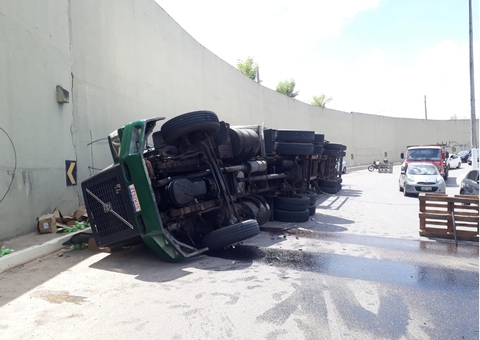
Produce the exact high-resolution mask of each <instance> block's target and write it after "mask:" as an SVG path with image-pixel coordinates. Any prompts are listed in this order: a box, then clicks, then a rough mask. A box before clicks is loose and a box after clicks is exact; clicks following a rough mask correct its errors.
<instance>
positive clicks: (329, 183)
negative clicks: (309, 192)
mask: <svg viewBox="0 0 480 340" xmlns="http://www.w3.org/2000/svg"><path fill="white" fill-rule="evenodd" d="M338 184H339V182H338V181H336V180H326V179H319V180H318V185H319V186H321V187H329V188H335V187H337V186H338Z"/></svg>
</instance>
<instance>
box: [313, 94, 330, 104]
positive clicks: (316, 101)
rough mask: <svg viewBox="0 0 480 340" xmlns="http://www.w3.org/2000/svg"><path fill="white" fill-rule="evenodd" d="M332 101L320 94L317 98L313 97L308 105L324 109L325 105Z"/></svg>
mask: <svg viewBox="0 0 480 340" xmlns="http://www.w3.org/2000/svg"><path fill="white" fill-rule="evenodd" d="M332 100H333V98H332V97H327V96H325V95H324V94H323V93H322V94H321V95H319V96H313V98H312V101H311V102H310V105H315V106H320V107H325V105H327V104H328V103H330V102H331V101H332Z"/></svg>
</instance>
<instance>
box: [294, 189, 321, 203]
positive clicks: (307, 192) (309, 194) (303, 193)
mask: <svg viewBox="0 0 480 340" xmlns="http://www.w3.org/2000/svg"><path fill="white" fill-rule="evenodd" d="M297 195H298V196H300V197H302V196H306V197H308V198H309V199H310V205H312V204H315V203H316V202H317V193H316V192H315V191H310V190H302V191H299V192H298V193H297Z"/></svg>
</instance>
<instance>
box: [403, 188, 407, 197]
mask: <svg viewBox="0 0 480 340" xmlns="http://www.w3.org/2000/svg"><path fill="white" fill-rule="evenodd" d="M403 196H405V197H407V196H408V193H407V190H406V189H405V187H404V188H403Z"/></svg>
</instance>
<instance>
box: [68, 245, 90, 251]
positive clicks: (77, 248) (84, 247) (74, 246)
mask: <svg viewBox="0 0 480 340" xmlns="http://www.w3.org/2000/svg"><path fill="white" fill-rule="evenodd" d="M87 248H88V245H86V244H74V245H73V246H72V249H73V250H84V249H87Z"/></svg>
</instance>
